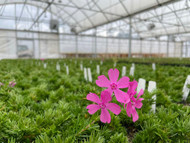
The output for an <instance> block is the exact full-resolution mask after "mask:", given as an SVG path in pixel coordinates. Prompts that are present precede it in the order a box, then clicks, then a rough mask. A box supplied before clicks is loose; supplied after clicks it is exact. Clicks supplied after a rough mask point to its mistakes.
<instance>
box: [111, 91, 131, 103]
mask: <svg viewBox="0 0 190 143" xmlns="http://www.w3.org/2000/svg"><path fill="white" fill-rule="evenodd" d="M114 93H115V97H116V99H117V101H118V102H122V103H125V102H127V103H128V102H129V100H130V99H129V95H128V94H127V93H125V92H123V91H121V90H119V89H117V90H114Z"/></svg>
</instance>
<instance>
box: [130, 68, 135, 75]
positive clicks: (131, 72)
mask: <svg viewBox="0 0 190 143" xmlns="http://www.w3.org/2000/svg"><path fill="white" fill-rule="evenodd" d="M134 73H135V68H134V67H133V66H132V67H131V68H130V73H129V75H131V76H134Z"/></svg>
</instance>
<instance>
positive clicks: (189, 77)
mask: <svg viewBox="0 0 190 143" xmlns="http://www.w3.org/2000/svg"><path fill="white" fill-rule="evenodd" d="M188 84H190V75H188V76H187V79H186V81H185V84H184V86H183V91H182V92H183V100H184V101H186V99H187V97H188V95H189V91H190V89H189V88H188V87H187V86H188Z"/></svg>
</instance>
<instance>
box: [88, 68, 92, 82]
mask: <svg viewBox="0 0 190 143" xmlns="http://www.w3.org/2000/svg"><path fill="white" fill-rule="evenodd" d="M88 80H89V82H92V74H91V69H90V68H88Z"/></svg>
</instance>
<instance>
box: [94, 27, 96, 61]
mask: <svg viewBox="0 0 190 143" xmlns="http://www.w3.org/2000/svg"><path fill="white" fill-rule="evenodd" d="M94 35H95V37H94V38H95V39H94V57H95V58H97V28H95V34H94Z"/></svg>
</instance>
